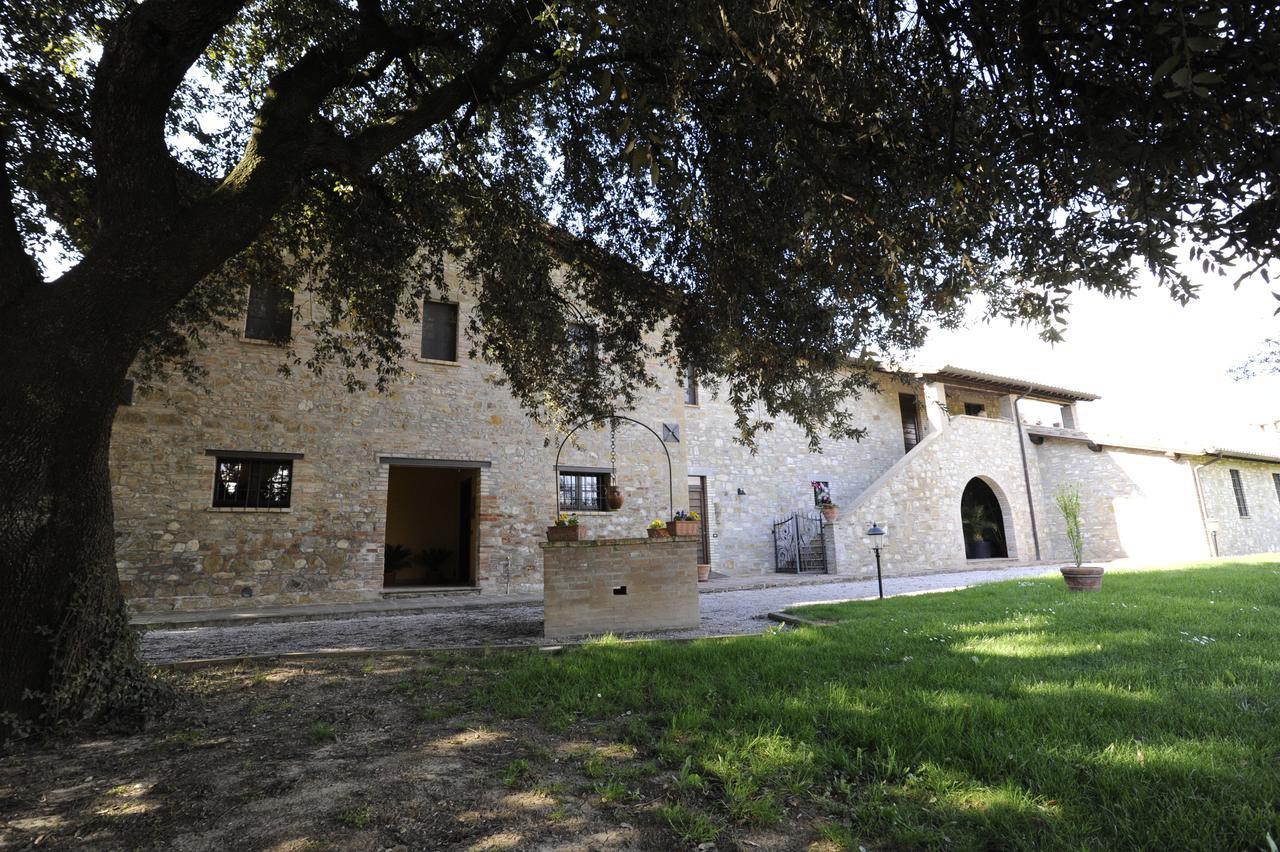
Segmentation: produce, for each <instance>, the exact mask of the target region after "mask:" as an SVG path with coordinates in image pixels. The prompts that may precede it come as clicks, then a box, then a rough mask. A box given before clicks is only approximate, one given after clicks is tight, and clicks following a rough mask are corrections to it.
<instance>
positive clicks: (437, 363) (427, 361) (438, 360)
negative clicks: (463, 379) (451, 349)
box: [413, 355, 462, 367]
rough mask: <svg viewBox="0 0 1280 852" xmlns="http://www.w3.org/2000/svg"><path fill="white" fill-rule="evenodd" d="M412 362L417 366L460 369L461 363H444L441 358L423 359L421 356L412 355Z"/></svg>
mask: <svg viewBox="0 0 1280 852" xmlns="http://www.w3.org/2000/svg"><path fill="white" fill-rule="evenodd" d="M413 360H415V361H417V362H418V363H419V364H433V365H435V366H437V367H461V366H462V362H461V361H445V360H443V359H441V358H423V357H422V356H421V355H414V356H413Z"/></svg>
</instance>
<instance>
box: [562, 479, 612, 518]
mask: <svg viewBox="0 0 1280 852" xmlns="http://www.w3.org/2000/svg"><path fill="white" fill-rule="evenodd" d="M608 484H609V474H607V473H561V474H560V510H561V511H563V512H603V511H604V508H605V506H604V489H605V487H606V486H608Z"/></svg>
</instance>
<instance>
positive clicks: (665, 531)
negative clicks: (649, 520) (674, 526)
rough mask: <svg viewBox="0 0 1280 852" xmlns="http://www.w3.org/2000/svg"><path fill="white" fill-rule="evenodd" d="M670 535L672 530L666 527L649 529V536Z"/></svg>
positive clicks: (660, 536)
mask: <svg viewBox="0 0 1280 852" xmlns="http://www.w3.org/2000/svg"><path fill="white" fill-rule="evenodd" d="M670 535H671V531H670V530H668V529H667V528H666V527H662V528H660V529H656V530H654V529H651V530H649V538H668V537H669V536H670Z"/></svg>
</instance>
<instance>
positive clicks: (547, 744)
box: [0, 652, 815, 852]
mask: <svg viewBox="0 0 1280 852" xmlns="http://www.w3.org/2000/svg"><path fill="white" fill-rule="evenodd" d="M495 653H528V652H495ZM478 657H479V652H476V653H471V654H466V655H464V654H431V655H413V654H409V655H392V656H386V655H383V656H370V657H354V658H353V657H347V658H337V659H328V660H324V661H305V662H304V661H290V662H282V663H279V664H275V665H271V664H263V665H260V666H237V667H226V666H224V667H219V668H209V669H201V670H197V671H191V672H181V673H177V674H175V675H174V676H173V678H174V682H175V686H176V688H177V694H178V700H177V703H176V706H175V708H174V709H173V710H171V711H170V712H168V713H167V714H166V715H164V716H163V717H161V719H160V720H158V721H157V722H155V723H153V724H152V725H151V726H150V727H149V729H148V730H146V731H144V732H142V733H134V734H128V735H121V734H111V733H107V732H102V731H98V732H94V733H91V734H87V735H82V736H80V737H76V738H70V739H64V740H62V741H59V742H55V743H47V744H44V745H40V746H32V745H25V746H19V747H16V748H10V750H9V751H8V752H6V753H3V754H0V849H27V848H38V849H71V848H74V849H175V850H224V849H264V850H267V849H269V850H304V849H306V850H312V849H354V850H395V852H405V851H406V850H412V849H539V850H541V849H545V850H589V849H599V850H632V849H634V850H642V849H643V850H648V849H690V848H701V849H704V850H706V849H739V848H741V849H797V848H800V849H803V848H806V847H808V846H809V841H810V840H812V839H813V838H814V836H815V835H814V833H813V827H812V824H811V821H810V820H809V819H808V818H806V816H805V815H804V814H803V813H801V812H800V811H799V810H798V809H797V808H795V807H793V808H792V809H791V810H790V811H789V813H788V818H787V819H786V820H785V821H784V823H783V824H782V825H780V826H776V827H774V828H772V829H768V830H765V831H760V830H752V829H746V828H734V827H726V830H725V831H724V832H723V833H722V834H721V835H720V836H719V837H718V838H717V840H716V842H715V843H714V844H710V843H705V842H704V843H701V844H700V843H698V842H696V841H695V840H691V839H690V838H689V837H688V836H687V835H685V836H682V835H681V834H679V833H677V832H676V831H673V830H672V828H671V827H670V826H669V825H668V823H667V821H666V820H665V819H664V818H663V815H662V813H661V805H662V804H663V802H664V798H665V797H667V796H668V793H669V788H670V786H671V784H672V782H673V780H674V779H675V772H674V771H673V770H672V769H671V768H669V767H663V766H661V765H660V764H659V763H658V762H657V760H656V758H655V755H654V754H653V753H652V751H651V750H650V748H649V745H651V743H647V742H646V739H647V737H646V735H645V733H644V731H645V726H646V725H647V724H648V723H647V722H646V721H644V720H634V719H632V720H628V719H619V720H597V721H593V722H590V723H574V724H570V725H568V726H567V728H566V729H565V730H563V731H558V732H556V733H552V732H549V731H547V730H544V729H543V728H541V727H540V726H539V725H538V724H537V723H535V722H531V721H523V720H514V721H513V720H495V719H493V718H490V717H488V716H486V715H485V714H484V713H483V712H481V711H477V710H475V709H474V707H475V706H476V702H475V698H476V696H477V695H479V694H480V692H481V691H482V690H483V689H484V688H485V685H486V684H487V683H489V682H490V680H491V679H492V678H494V677H497V676H499V675H498V674H497V673H496V672H495V671H493V669H492V667H487V666H485V665H483V664H482V663H478V662H477V659H478ZM627 732H629V733H627Z"/></svg>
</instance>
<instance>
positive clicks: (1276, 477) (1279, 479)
mask: <svg viewBox="0 0 1280 852" xmlns="http://www.w3.org/2000/svg"><path fill="white" fill-rule="evenodd" d="M1271 481H1272V482H1274V483H1275V485H1276V499H1277V500H1280V473H1273V474H1271Z"/></svg>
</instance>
